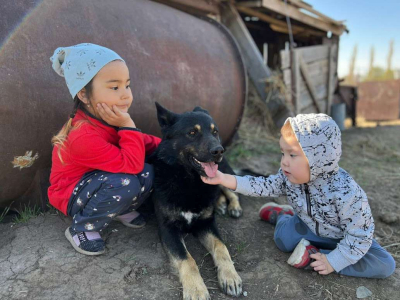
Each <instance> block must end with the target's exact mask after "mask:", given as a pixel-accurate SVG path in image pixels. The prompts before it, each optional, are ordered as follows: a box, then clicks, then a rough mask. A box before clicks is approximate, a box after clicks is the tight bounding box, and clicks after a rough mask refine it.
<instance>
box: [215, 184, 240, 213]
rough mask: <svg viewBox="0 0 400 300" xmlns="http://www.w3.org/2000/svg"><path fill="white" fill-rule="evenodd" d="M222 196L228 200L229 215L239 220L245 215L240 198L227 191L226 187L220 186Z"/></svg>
mask: <svg viewBox="0 0 400 300" xmlns="http://www.w3.org/2000/svg"><path fill="white" fill-rule="evenodd" d="M220 187H221V190H222V194H223V195H225V197H226V199H228V200H229V201H228V202H229V204H228V212H229V215H230V216H231V217H233V218H239V217H240V216H242V214H243V210H242V207H241V206H240V202H239V196H238V195H237V194H235V193H234V192H232V191H231V190H229V189H227V188H226V187H224V186H222V185H220ZM225 205H226V204H225Z"/></svg>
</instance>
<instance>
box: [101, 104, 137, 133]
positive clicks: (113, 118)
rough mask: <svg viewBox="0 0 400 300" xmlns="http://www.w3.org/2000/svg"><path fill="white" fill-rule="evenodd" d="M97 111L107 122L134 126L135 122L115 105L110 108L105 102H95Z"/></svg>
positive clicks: (113, 124)
mask: <svg viewBox="0 0 400 300" xmlns="http://www.w3.org/2000/svg"><path fill="white" fill-rule="evenodd" d="M97 112H98V113H99V115H100V117H101V118H102V119H103V120H104V121H105V122H107V124H109V125H112V126H117V127H132V128H136V126H135V123H134V122H133V120H132V119H131V116H130V115H129V113H127V112H122V111H120V110H119V108H118V107H117V106H116V105H113V107H112V109H111V108H110V107H108V105H107V104H105V103H98V104H97Z"/></svg>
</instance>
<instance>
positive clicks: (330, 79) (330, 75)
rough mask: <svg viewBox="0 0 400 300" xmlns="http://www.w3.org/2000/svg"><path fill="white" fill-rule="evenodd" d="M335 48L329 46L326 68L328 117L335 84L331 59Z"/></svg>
mask: <svg viewBox="0 0 400 300" xmlns="http://www.w3.org/2000/svg"><path fill="white" fill-rule="evenodd" d="M335 48H336V47H334V46H330V47H329V62H328V64H329V68H328V72H329V73H328V100H327V103H326V114H327V115H330V114H331V106H332V97H333V92H334V84H336V82H334V81H335V76H334V72H335V70H334V67H333V65H334V64H333V57H334V52H335V51H336V49H335Z"/></svg>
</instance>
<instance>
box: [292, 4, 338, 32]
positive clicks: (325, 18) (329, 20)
mask: <svg viewBox="0 0 400 300" xmlns="http://www.w3.org/2000/svg"><path fill="white" fill-rule="evenodd" d="M289 2H290V3H292V4H293V6H296V7H298V8H302V9H305V10H307V11H309V12H311V13H313V14H314V15H317V16H318V17H320V18H322V19H323V20H325V21H327V22H328V23H331V24H335V25H336V26H343V24H342V23H341V22H339V21H336V20H334V19H331V18H329V17H328V16H326V15H324V14H322V13H320V12H319V11H317V10H315V9H313V8H312V6H311V5H309V4H306V3H304V2H302V1H299V0H289Z"/></svg>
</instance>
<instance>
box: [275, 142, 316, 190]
mask: <svg viewBox="0 0 400 300" xmlns="http://www.w3.org/2000/svg"><path fill="white" fill-rule="evenodd" d="M279 145H280V147H281V153H282V158H281V169H282V171H283V173H284V174H285V176H286V177H287V178H288V180H289V181H290V182H291V183H294V184H303V183H307V182H309V181H310V167H309V165H308V159H307V157H306V156H305V154H304V152H303V150H302V149H301V146H300V144H299V142H298V141H297V139H296V137H295V136H294V135H291V136H288V137H285V136H282V137H281V138H280V140H279Z"/></svg>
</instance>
